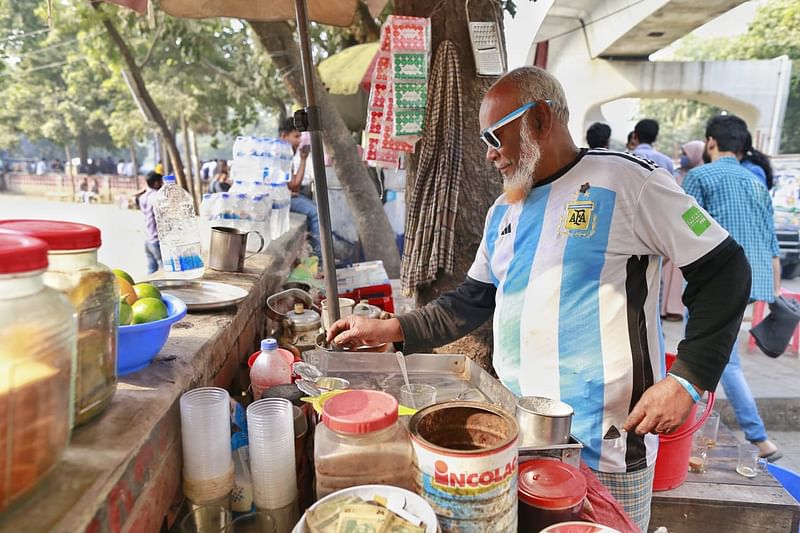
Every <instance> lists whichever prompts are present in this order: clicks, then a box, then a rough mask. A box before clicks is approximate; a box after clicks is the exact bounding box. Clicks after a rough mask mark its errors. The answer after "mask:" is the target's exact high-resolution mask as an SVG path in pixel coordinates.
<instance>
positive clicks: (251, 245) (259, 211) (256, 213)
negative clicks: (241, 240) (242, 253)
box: [247, 194, 270, 252]
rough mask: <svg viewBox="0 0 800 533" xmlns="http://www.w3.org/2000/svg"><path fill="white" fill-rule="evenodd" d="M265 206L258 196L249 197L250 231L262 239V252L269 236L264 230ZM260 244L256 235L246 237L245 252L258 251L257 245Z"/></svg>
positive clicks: (262, 198)
mask: <svg viewBox="0 0 800 533" xmlns="http://www.w3.org/2000/svg"><path fill="white" fill-rule="evenodd" d="M266 216H267V212H266V205H265V204H264V197H263V196H261V195H260V194H256V195H253V196H251V197H250V218H251V221H250V222H251V226H250V229H251V230H252V231H257V232H259V233H260V234H261V236H262V237H264V248H262V251H264V250H266V249H267V246H269V242H270V236H269V234H267V233H266V231H265V229H266V227H267V221H266ZM259 244H260V239H259V238H258V236H257V235H254V234H252V233H251V234H250V235H248V236H247V251H248V252H255V251H256V250H258V245H259Z"/></svg>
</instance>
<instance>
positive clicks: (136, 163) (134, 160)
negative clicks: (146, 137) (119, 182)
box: [131, 140, 139, 183]
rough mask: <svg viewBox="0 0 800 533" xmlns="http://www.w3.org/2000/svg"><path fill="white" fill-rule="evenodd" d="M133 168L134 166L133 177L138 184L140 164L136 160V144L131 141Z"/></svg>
mask: <svg viewBox="0 0 800 533" xmlns="http://www.w3.org/2000/svg"><path fill="white" fill-rule="evenodd" d="M131 166H133V177H134V179H135V180H136V181H135V182H134V183H138V178H139V162H138V161H137V160H136V142H135V141H133V140H131Z"/></svg>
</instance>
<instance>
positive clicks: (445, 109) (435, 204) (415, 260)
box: [400, 41, 464, 294]
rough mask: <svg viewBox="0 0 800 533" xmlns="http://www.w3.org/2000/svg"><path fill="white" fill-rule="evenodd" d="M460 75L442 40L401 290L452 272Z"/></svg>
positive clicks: (409, 216)
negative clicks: (441, 273)
mask: <svg viewBox="0 0 800 533" xmlns="http://www.w3.org/2000/svg"><path fill="white" fill-rule="evenodd" d="M462 129H463V124H462V120H461V72H460V70H459V60H458V53H457V51H456V46H455V44H453V42H452V41H442V42H441V44H439V48H438V49H437V50H436V57H435V59H434V62H433V68H432V69H431V76H430V80H429V82H428V105H427V108H426V110H425V133H424V134H423V136H422V147H421V149H420V154H419V164H418V166H417V175H416V179H415V180H414V186H413V189H412V191H411V197H410V198H409V201H408V209H407V212H406V236H405V245H404V251H403V265H402V269H401V272H400V279H401V282H402V287H403V292H404V293H406V294H411V293H413V292H414V291H415V290H416V288H417V287H419V286H423V285H430V284H431V283H433V281H434V280H435V279H436V275H437V274H438V273H439V271H440V270H443V271H444V272H446V273H448V274H451V273H452V272H453V245H454V242H455V225H456V211H457V209H458V188H459V184H460V182H461V175H462V173H463V164H464V153H463V138H462Z"/></svg>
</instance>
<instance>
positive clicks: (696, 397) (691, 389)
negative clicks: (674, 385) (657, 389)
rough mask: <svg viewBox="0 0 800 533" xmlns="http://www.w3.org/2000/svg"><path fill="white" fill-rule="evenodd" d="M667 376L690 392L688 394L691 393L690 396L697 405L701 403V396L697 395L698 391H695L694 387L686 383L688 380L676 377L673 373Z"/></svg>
mask: <svg viewBox="0 0 800 533" xmlns="http://www.w3.org/2000/svg"><path fill="white" fill-rule="evenodd" d="M667 375H668V376H669V377H671V378H672V379H674V380H675V381H677V382H678V383H680V384H681V386H682V387H683V388H684V389H686V392H688V393H689V396H691V397H692V400H694V403H697V402H699V401H700V395H699V394H697V389H695V388H694V385H692V384H691V383H689V382H688V381H686V380H685V379H683V378H682V377H680V376H676V375H675V374H673V373H672V372H670V373H669V374H667Z"/></svg>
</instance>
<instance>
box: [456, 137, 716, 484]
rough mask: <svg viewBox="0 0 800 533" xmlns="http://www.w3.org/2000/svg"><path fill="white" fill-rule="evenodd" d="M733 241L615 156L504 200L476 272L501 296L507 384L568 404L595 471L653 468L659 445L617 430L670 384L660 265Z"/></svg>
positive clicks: (646, 166) (670, 183)
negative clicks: (652, 390) (643, 400)
mask: <svg viewBox="0 0 800 533" xmlns="http://www.w3.org/2000/svg"><path fill="white" fill-rule="evenodd" d="M727 237H728V233H727V232H726V231H725V230H724V229H722V227H720V226H719V225H718V224H717V223H716V222H714V221H713V219H711V217H710V216H708V214H707V213H706V212H705V211H703V210H702V209H701V208H700V207H699V206H698V205H697V203H696V202H695V200H694V199H693V198H692V197H691V196H689V195H687V194H685V193H684V192H683V190H682V189H681V188H680V187H678V185H677V184H676V183H675V179H674V178H673V177H672V176H671V175H670V174H669V173H667V172H666V171H665V170H663V169H658V168H657V167H656V166H655V165H653V164H651V163H650V162H648V161H645V160H643V159H639V158H638V157H635V156H632V155H629V154H623V153H617V152H611V151H607V150H597V151H595V150H589V151H582V152H581V154H580V156H579V157H578V158H577V159H576V160H575V161H574V162H573V163H572V164H571V165H570V166H568V167H567V168H565V169H563V170H562V171H561V172H560V173H559V174H558V175H556V176H553V177H551V178H549V179H547V180H545V181H543V182H540V183H538V184H537V185H536V186H535V187H534V188H533V190H532V191H531V192H530V194H529V195H528V197H527V199H526V200H525V201H524V202H519V203H516V204H509V203H508V202H507V201H506V199H505V195H503V196H500V198H498V200H497V201H496V202H495V204H494V205H493V206H492V207H491V209H490V210H489V213H488V214H487V217H486V225H485V229H484V235H483V239H482V242H481V245H480V248H479V250H478V253H477V256H476V258H475V262H474V263H473V265H472V267H471V268H470V270H469V273H468V275H469V277H471V278H473V279H475V280H477V281H481V282H484V283H491V284H493V285H494V286H495V287H496V288H497V293H496V297H495V313H494V356H493V361H494V367H495V370H496V371H497V375H498V376H499V377H500V379H501V380H502V382H503V383H504V384H505V385H506V386H507V387H509V388H510V389H511V390H512V391H514V392H515V393H516V394H518V395H530V396H546V397H549V398H555V399H560V400H562V401H565V402H567V403H568V404H570V405H571V406H572V407H573V409H574V410H575V416H574V419H573V425H572V433H573V435H575V436H576V437H577V438H578V439H579V440H580V441H581V442H582V443H583V444H584V446H585V448H584V450H583V455H582V458H583V459H584V460H585V461H586V463H587V464H588V465H589V466H590V467H591V468H593V469H595V470H600V471H603V472H625V471H633V470H638V469H641V468H644V467H645V466H648V465H651V464H652V463H653V462H654V461H655V455H656V452H657V446H658V437H657V436H656V435H647V436H645V437H638V436H636V435H635V434H633V433H631V434H627V435H626V434H624V433H622V434H621V435H620V434H619V433H618V430H619V428H621V427H622V426H623V424H624V422H625V420H626V418H627V416H628V414H629V413H630V411H631V409H632V408H633V406H634V405H635V404H636V402H637V401H638V399H639V398H640V397H641V395H642V393H643V392H644V390H645V389H646V388H647V387H649V386H650V385H652V384H653V383H654V382H656V381H658V380H660V379H662V378H663V376H664V346H663V336H662V333H661V324H660V320H659V313H658V298H659V284H660V264H661V259H660V258H661V257H662V256H663V257H669V258H670V259H671V260H672V261H673V262H674V263H675V264H677V265H678V266H680V267H683V266H686V265H690V264H692V263H693V262H694V261H696V260H698V259H700V258H701V257H703V256H704V255H706V254H707V253H709V252H710V251H712V250H713V249H714V248H715V247H717V246H718V245H719V244H720V243H722V242H723V241H724V240H725V239H726V238H727ZM612 426H613V427H612ZM614 428H616V429H614ZM615 436H616V437H617V438H614V437H615ZM604 437H605V438H604Z"/></svg>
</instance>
